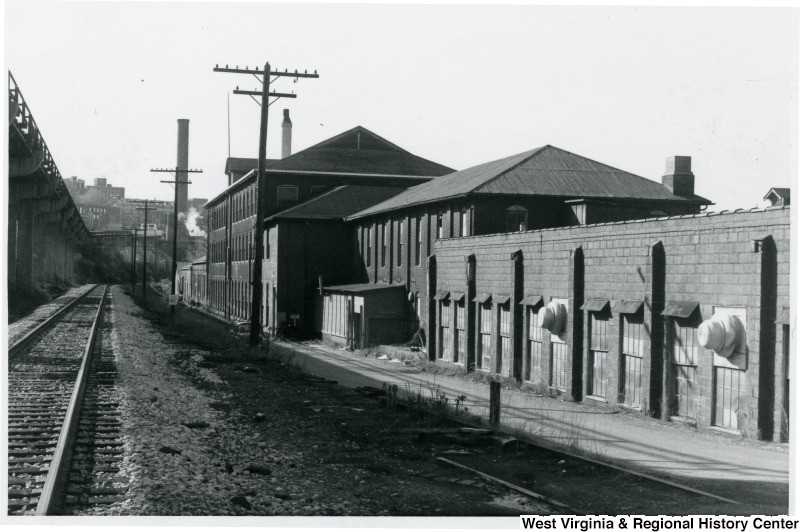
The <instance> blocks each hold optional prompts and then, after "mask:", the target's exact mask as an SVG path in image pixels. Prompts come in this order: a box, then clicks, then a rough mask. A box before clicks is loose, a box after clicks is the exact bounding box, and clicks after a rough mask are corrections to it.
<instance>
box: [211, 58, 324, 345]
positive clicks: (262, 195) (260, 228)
mask: <svg viewBox="0 0 800 532" xmlns="http://www.w3.org/2000/svg"><path fill="white" fill-rule="evenodd" d="M214 72H227V73H230V74H252V75H253V76H254V77H255V78H256V79H257V80H258V81H259V82H260V83H261V90H260V91H258V90H254V91H246V90H239V87H236V90H235V91H233V93H234V94H244V95H247V96H250V97H251V98H252V99H253V101H255V102H256V103H258V104H259V105H260V106H261V130H260V135H259V142H258V185H257V188H258V201H257V202H256V227H255V257H254V258H253V259H254V260H253V275H252V280H251V281H250V283H251V289H252V304H251V307H250V345H258V344H259V343H260V342H261V334H260V333H261V298H262V282H261V277H262V275H261V271H262V264H261V262H262V261H263V260H264V218H265V217H266V213H267V184H266V181H267V177H266V172H265V169H266V166H267V123H268V121H269V106H270V105H272V104H273V103H275V102H276V101H278V99H280V98H297V95H296V94H294V93H284V92H274V91H273V92H270V90H269V86H270V84H271V83H272V82H273V81H275V80H276V79H278V78H279V77H288V78H295V81H297V79H298V78H318V77H319V75H318V74H317V71H316V70H315V71H314V73H313V74H309V73H308V71H304V72H298V71H297V70H295V71H294V72H289V71H288V70H284V71H283V72H281V71H279V70H272V68H271V67H270V64H269V62H267V63H266V64H265V65H264V69H263V70H258V69H255V68H254V69H253V70H250V69H249V68H248V67H245V68H244V69H240V68H239V67H238V66H237V67H236V68H228V66H227V65H226V66H225V68H221V67H220V66H219V65H217V66H216V67H214ZM259 75H260V76H261V78H259V77H258V76H259ZM273 76H275V79H272V77H273ZM255 96H260V97H261V101H260V102H259V101H258V100H256V98H255ZM270 98H274V100H272V101H270Z"/></svg>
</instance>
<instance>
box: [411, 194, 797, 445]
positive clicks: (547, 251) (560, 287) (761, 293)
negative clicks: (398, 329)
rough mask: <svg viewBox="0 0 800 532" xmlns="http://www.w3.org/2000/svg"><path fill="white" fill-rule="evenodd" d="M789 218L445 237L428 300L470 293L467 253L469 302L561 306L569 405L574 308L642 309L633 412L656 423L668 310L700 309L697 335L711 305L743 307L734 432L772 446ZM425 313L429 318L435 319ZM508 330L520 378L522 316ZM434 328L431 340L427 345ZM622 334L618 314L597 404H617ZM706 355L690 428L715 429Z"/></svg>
mask: <svg viewBox="0 0 800 532" xmlns="http://www.w3.org/2000/svg"><path fill="white" fill-rule="evenodd" d="M789 214H790V213H789V210H788V208H769V209H766V210H755V209H754V210H752V211H738V212H723V213H709V214H701V215H687V216H681V217H673V218H660V219H652V220H639V221H627V222H616V223H609V224H598V225H589V226H582V227H566V228H559V229H545V230H538V231H528V232H524V233H508V234H496V235H487V236H477V237H466V238H454V239H445V240H440V241H436V242H435V243H434V245H433V254H434V255H435V260H434V261H432V264H433V265H435V266H434V267H435V268H436V271H435V272H434V275H433V276H432V277H433V278H434V279H435V289H434V287H432V289H431V292H432V293H429V294H427V297H426V299H427V301H428V304H431V305H435V304H436V302H435V301H433V300H432V297H433V295H434V294H435V292H436V290H451V291H458V292H464V291H466V290H467V288H468V287H469V282H468V276H467V268H466V265H465V264H466V263H465V261H466V260H467V257H469V256H474V262H475V266H474V267H475V278H474V279H475V280H474V288H473V290H474V292H476V293H482V292H487V293H491V294H494V295H500V294H506V295H512V302H511V303H512V304H516V302H517V301H516V300H518V299H520V297H519V294H524V295H539V296H543V298H544V304H547V302H549V301H550V300H551V299H553V298H563V299H567V300H568V303H569V305H568V307H569V319H568V320H567V328H566V331H565V332H564V334H563V335H561V338H562V339H564V341H566V342H567V343H568V344H569V348H570V349H569V352H570V360H569V364H568V370H569V372H570V374H571V375H570V376H569V377H570V378H568V381H569V385H568V386H567V387H566V389H564V390H562V391H563V393H564V394H565V395H566V396H567V397H571V398H573V399H576V400H579V399H584V395H585V393H586V391H587V381H588V379H589V377H590V374H589V373H587V356H588V346H587V344H588V338H589V333H590V330H589V321H590V319H589V318H590V316H589V313H588V312H587V311H580V310H579V309H580V306H581V305H583V303H584V301H586V300H588V299H590V298H597V299H607V300H609V301H610V302H611V304H613V302H615V301H617V300H638V301H643V302H644V310H643V313H644V315H643V318H644V330H645V339H644V353H645V356H644V358H643V361H642V400H641V402H640V404H638V405H634V406H635V407H637V408H640V409H641V410H642V411H643V412H645V413H649V414H650V415H654V416H657V417H662V418H668V417H669V416H670V414H671V413H672V408H671V402H672V401H673V398H672V397H671V393H670V392H671V390H672V385H673V380H674V375H673V374H672V372H673V369H672V364H671V358H670V357H671V351H670V349H669V348H668V345H669V342H671V333H670V330H671V327H672V318H665V317H663V316H662V315H661V311H662V310H663V308H664V305H665V303H666V302H668V301H693V302H697V303H699V314H698V315H696V316H694V322H693V323H692V325H693V326H697V325H699V323H700V322H701V321H702V320H704V319H708V318H710V317H711V316H712V315H713V314H714V308H715V307H717V306H724V307H740V308H744V309H745V311H746V314H747V318H746V338H747V360H746V362H745V363H744V367H741V368H740V369H744V370H745V381H746V382H745V386H744V390H742V392H741V395H742V401H741V402H740V405H739V417H738V429H739V431H740V432H741V433H742V434H743V435H745V436H747V437H754V438H755V437H760V438H764V439H770V440H771V439H778V437H779V432H780V425H781V420H782V416H783V415H784V414H782V410H783V374H784V368H783V357H782V356H781V352H780V351H778V350H779V349H782V346H783V340H782V334H783V332H782V327H776V325H775V324H774V321H775V316H776V314H777V310H778V309H780V307H788V306H789V257H790V255H789V253H790V252H789ZM517 252H519V254H518V260H521V262H522V275H521V276H515V275H514V266H513V259H512V254H513V253H517ZM520 285H521V286H520ZM514 294H517V295H516V296H514ZM469 304H471V305H475V304H474V303H471V302H470V303H469ZM431 315H432V316H433V320H434V321H435V313H433V314H431ZM472 315H473V316H474V315H475V313H472ZM513 321H514V323H513V325H512V330H513V334H514V337H515V338H514V346H515V347H514V352H513V353H512V357H513V358H514V362H513V363H511V364H509V365H508V366H507V367H506V368H504V371H503V374H504V375H506V376H509V377H515V378H519V376H520V375H519V374H518V370H519V368H520V367H521V360H522V358H523V355H524V354H525V350H526V349H527V321H526V313H518V314H515V317H514V320H513ZM433 325H435V324H433ZM430 326H431V324H429V330H428V331H427V333H428V338H434V334H435V330H433V329H431V328H430ZM621 327H622V317H621V316H620V315H619V314H616V313H614V314H612V315H611V316H610V321H609V329H608V339H609V355H608V361H609V363H608V366H607V368H606V369H607V370H608V387H607V389H608V392H607V394H606V396H604V397H601V398H599V399H601V400H604V401H606V402H608V403H609V404H617V403H618V402H619V400H620V395H619V394H620V369H621V368H620V360H621V359H620V341H621ZM495 330H496V329H495ZM544 337H545V338H544V342H543V348H544V349H543V350H544V353H543V357H542V358H543V362H544V363H543V367H541V368H539V372H538V373H536V374H535V375H536V376H537V377H538V378H539V379H541V380H542V381H543V382H545V383H546V384H549V378H550V367H549V366H548V362H549V360H550V355H551V351H552V342H551V341H548V340H549V338H548V337H549V334H548V333H545V334H544ZM473 349H474V347H473ZM701 352H702V356H701V357H700V359H701V360H699V361H698V364H697V391H696V394H697V398H696V403H695V407H696V423H697V424H698V425H699V426H711V425H712V423H713V422H714V419H713V407H714V378H713V377H714V367H715V365H714V358H713V352H711V351H707V350H701ZM472 356H473V357H474V352H473V354H472ZM515 368H516V370H515Z"/></svg>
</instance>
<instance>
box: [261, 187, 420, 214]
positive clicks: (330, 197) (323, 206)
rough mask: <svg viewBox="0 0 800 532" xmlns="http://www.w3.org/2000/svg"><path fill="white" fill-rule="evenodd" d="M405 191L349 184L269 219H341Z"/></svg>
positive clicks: (396, 188) (397, 188)
mask: <svg viewBox="0 0 800 532" xmlns="http://www.w3.org/2000/svg"><path fill="white" fill-rule="evenodd" d="M403 190H405V189H404V188H401V187H370V186H360V185H346V186H341V187H336V188H334V189H333V190H329V191H328V192H325V193H323V194H320V195H319V196H316V197H314V198H311V199H310V200H308V201H304V202H303V203H300V204H299V205H295V206H293V207H289V208H288V209H286V210H284V211H281V212H278V213H276V214H273V215H272V216H270V217H269V218H267V220H268V221H269V220H276V219H303V220H307V219H316V220H342V219H344V217H345V216H349V215H351V214H353V213H355V212H358V211H361V210H364V209H366V208H367V207H371V206H373V205H375V204H376V203H380V202H382V201H385V200H387V199H389V198H391V197H392V196H396V195H397V194H400V193H401V192H403Z"/></svg>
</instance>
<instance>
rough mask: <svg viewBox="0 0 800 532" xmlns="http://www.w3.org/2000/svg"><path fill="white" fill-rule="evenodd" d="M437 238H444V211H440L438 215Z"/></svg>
mask: <svg viewBox="0 0 800 532" xmlns="http://www.w3.org/2000/svg"><path fill="white" fill-rule="evenodd" d="M436 238H438V239H441V238H444V212H443V211H439V213H438V214H437V215H436Z"/></svg>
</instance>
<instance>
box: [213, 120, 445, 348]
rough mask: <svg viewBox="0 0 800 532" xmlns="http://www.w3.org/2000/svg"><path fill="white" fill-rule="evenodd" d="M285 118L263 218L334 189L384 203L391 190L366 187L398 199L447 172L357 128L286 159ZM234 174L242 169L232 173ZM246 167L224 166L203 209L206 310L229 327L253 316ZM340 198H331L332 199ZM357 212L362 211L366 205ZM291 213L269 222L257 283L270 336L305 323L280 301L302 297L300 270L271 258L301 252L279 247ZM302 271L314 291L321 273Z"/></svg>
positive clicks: (250, 192) (253, 194)
mask: <svg viewBox="0 0 800 532" xmlns="http://www.w3.org/2000/svg"><path fill="white" fill-rule="evenodd" d="M284 117H285V121H284V128H283V135H284V136H283V147H284V151H283V158H282V159H279V160H277V161H272V162H270V163H269V164H268V166H267V168H266V183H267V186H268V190H267V193H266V194H267V198H268V201H267V210H266V217H267V219H270V218H271V217H273V216H274V215H276V214H278V213H281V212H282V211H286V210H287V209H291V208H293V207H296V206H298V205H300V204H301V203H302V202H306V201H308V200H310V199H312V198H315V197H318V196H320V195H322V194H324V193H326V192H331V191H333V190H334V189H336V188H337V187H342V186H353V187H360V188H351V189H349V190H348V191H347V192H345V193H344V195H345V196H346V197H347V198H349V200H353V198H355V196H357V195H358V193H357V191H361V194H362V195H361V196H360V198H361V200H364V199H368V198H371V201H374V202H375V203H377V202H380V201H382V200H384V199H386V198H387V197H389V196H388V194H390V193H391V192H392V191H391V190H390V191H386V190H384V191H383V192H380V193H376V194H374V195H370V194H366V193H364V190H365V188H364V187H377V188H379V189H393V190H394V191H396V192H397V193H399V192H402V191H403V190H405V189H406V188H408V187H410V186H414V185H418V184H420V183H424V182H427V181H429V180H431V179H433V178H434V177H438V176H441V175H444V174H447V173H450V172H452V169H451V168H447V167H446V166H442V165H440V164H437V163H435V162H432V161H429V160H427V159H424V158H422V157H418V156H416V155H414V154H412V153H409V152H408V151H406V150H404V149H402V148H400V147H399V146H397V145H395V144H393V143H391V142H389V141H387V140H386V139H384V138H382V137H380V136H378V135H376V134H375V133H373V132H371V131H369V130H368V129H366V128H364V127H361V126H358V127H355V128H353V129H350V130H348V131H345V132H344V133H341V134H339V135H336V136H334V137H332V138H330V139H327V140H325V141H322V142H320V143H318V144H315V145H313V146H311V147H309V148H306V149H304V150H302V151H299V152H297V153H295V154H291V153H289V151H288V150H289V147H290V146H291V141H290V138H291V123H290V122H289V123H288V124H287V123H286V120H288V114H285V115H284ZM244 164H246V163H244ZM236 168H238V169H239V170H236V171H235V169H236ZM244 168H246V166H244ZM244 168H243V167H242V163H241V161H240V160H237V161H235V162H234V161H231V160H229V161H228V164H227V165H226V171H227V172H228V173H229V182H231V184H230V185H229V186H228V187H227V188H226V189H225V190H224V191H223V192H222V193H220V194H219V195H217V196H216V197H215V198H212V199H211V200H210V201H209V202H208V203H207V204H206V205H205V207H206V212H207V213H208V214H207V216H208V230H207V233H208V237H207V238H208V263H207V264H208V267H207V271H208V283H209V284H208V299H209V309H210V310H211V311H212V312H214V313H216V314H218V315H219V316H221V317H224V318H225V319H229V320H234V321H236V320H247V319H249V315H250V294H251V288H250V279H251V274H252V261H253V234H254V229H255V213H256V198H257V188H256V185H257V182H256V181H257V180H256V177H257V176H256V171H255V169H254V168H251V169H250V170H249V171H248V172H247V173H245V174H244V175H242V176H239V175H238V173H240V172H241V171H242V170H243V169H244ZM339 194H342V192H341V191H338V192H336V195H339ZM328 199H330V198H328ZM357 205H359V206H360V207H361V208H364V207H366V206H368V205H369V204H367V203H357ZM317 206H319V205H317ZM305 209H310V210H309V211H306V210H305ZM311 210H313V208H311V207H306V208H304V210H303V211H302V212H310V211H311ZM294 212H295V214H291V213H287V215H286V217H283V216H277V217H275V218H273V219H272V221H273V222H275V225H276V229H275V230H271V231H269V232H265V244H264V249H265V258H264V263H263V271H264V272H265V273H264V276H263V278H262V281H263V285H264V286H263V288H264V289H263V294H265V296H264V301H262V312H261V315H262V317H264V323H263V325H264V326H265V327H267V328H268V330H269V331H270V332H271V333H277V332H281V331H283V330H284V328H286V327H287V325H289V324H290V323H292V325H293V326H295V324H296V323H297V322H296V321H290V320H301V321H302V322H303V323H304V324H305V323H307V321H306V320H307V319H308V318H309V316H307V315H306V314H305V313H303V315H302V316H301V317H299V318H292V315H293V314H298V312H295V311H292V312H289V311H288V308H289V306H290V304H289V303H288V302H289V299H288V298H286V297H284V295H283V293H284V289H285V290H286V294H289V293H290V292H289V291H290V290H292V291H294V290H300V288H297V287H298V286H299V285H298V284H297V282H296V281H295V280H294V278H293V275H294V272H296V270H297V269H298V268H301V267H300V266H293V267H291V268H288V269H283V268H281V267H280V266H278V265H277V263H276V262H275V261H277V260H278V258H277V257H276V256H275V255H274V254H273V253H272V252H271V250H272V249H280V250H281V251H282V252H285V253H286V255H285V256H287V257H288V256H290V255H292V256H294V255H293V254H294V247H293V246H298V245H300V241H297V240H293V241H292V242H291V244H290V245H286V244H285V243H284V241H283V240H282V241H281V242H279V241H278V238H279V236H278V235H279V234H280V235H284V236H285V235H286V233H285V231H288V230H289V227H290V226H292V224H290V223H288V219H290V218H294V219H296V216H297V212H299V211H294ZM350 212H352V211H350ZM343 214H346V213H343ZM342 218H343V215H342ZM324 225H325V224H324ZM326 227H328V225H326ZM346 247H347V241H345V242H344V243H342V244H341V245H340V246H336V248H337V249H334V250H332V251H331V253H336V255H331V256H330V257H328V260H331V261H334V260H336V257H337V256H338V253H340V252H341V250H342V249H345V248H346ZM290 248H291V249H290ZM347 261H349V263H350V264H353V265H354V260H353V255H352V254H350V255H348V256H347ZM304 264H305V263H304ZM353 268H355V266H353ZM302 271H305V272H308V274H309V277H307V278H305V279H303V280H302V282H301V284H308V283H312V284H314V285H316V284H317V278H318V276H319V274H316V273H312V272H315V270H314V267H313V266H312V267H310V268H306V267H305V266H303V267H302ZM347 273H348V274H350V272H347ZM284 282H285V283H286V284H284ZM290 287H293V288H291V289H290ZM302 290H303V291H305V290H306V289H305V288H302ZM283 305H286V309H283V308H279V307H282V306H283ZM303 327H306V325H304V326H303Z"/></svg>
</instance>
